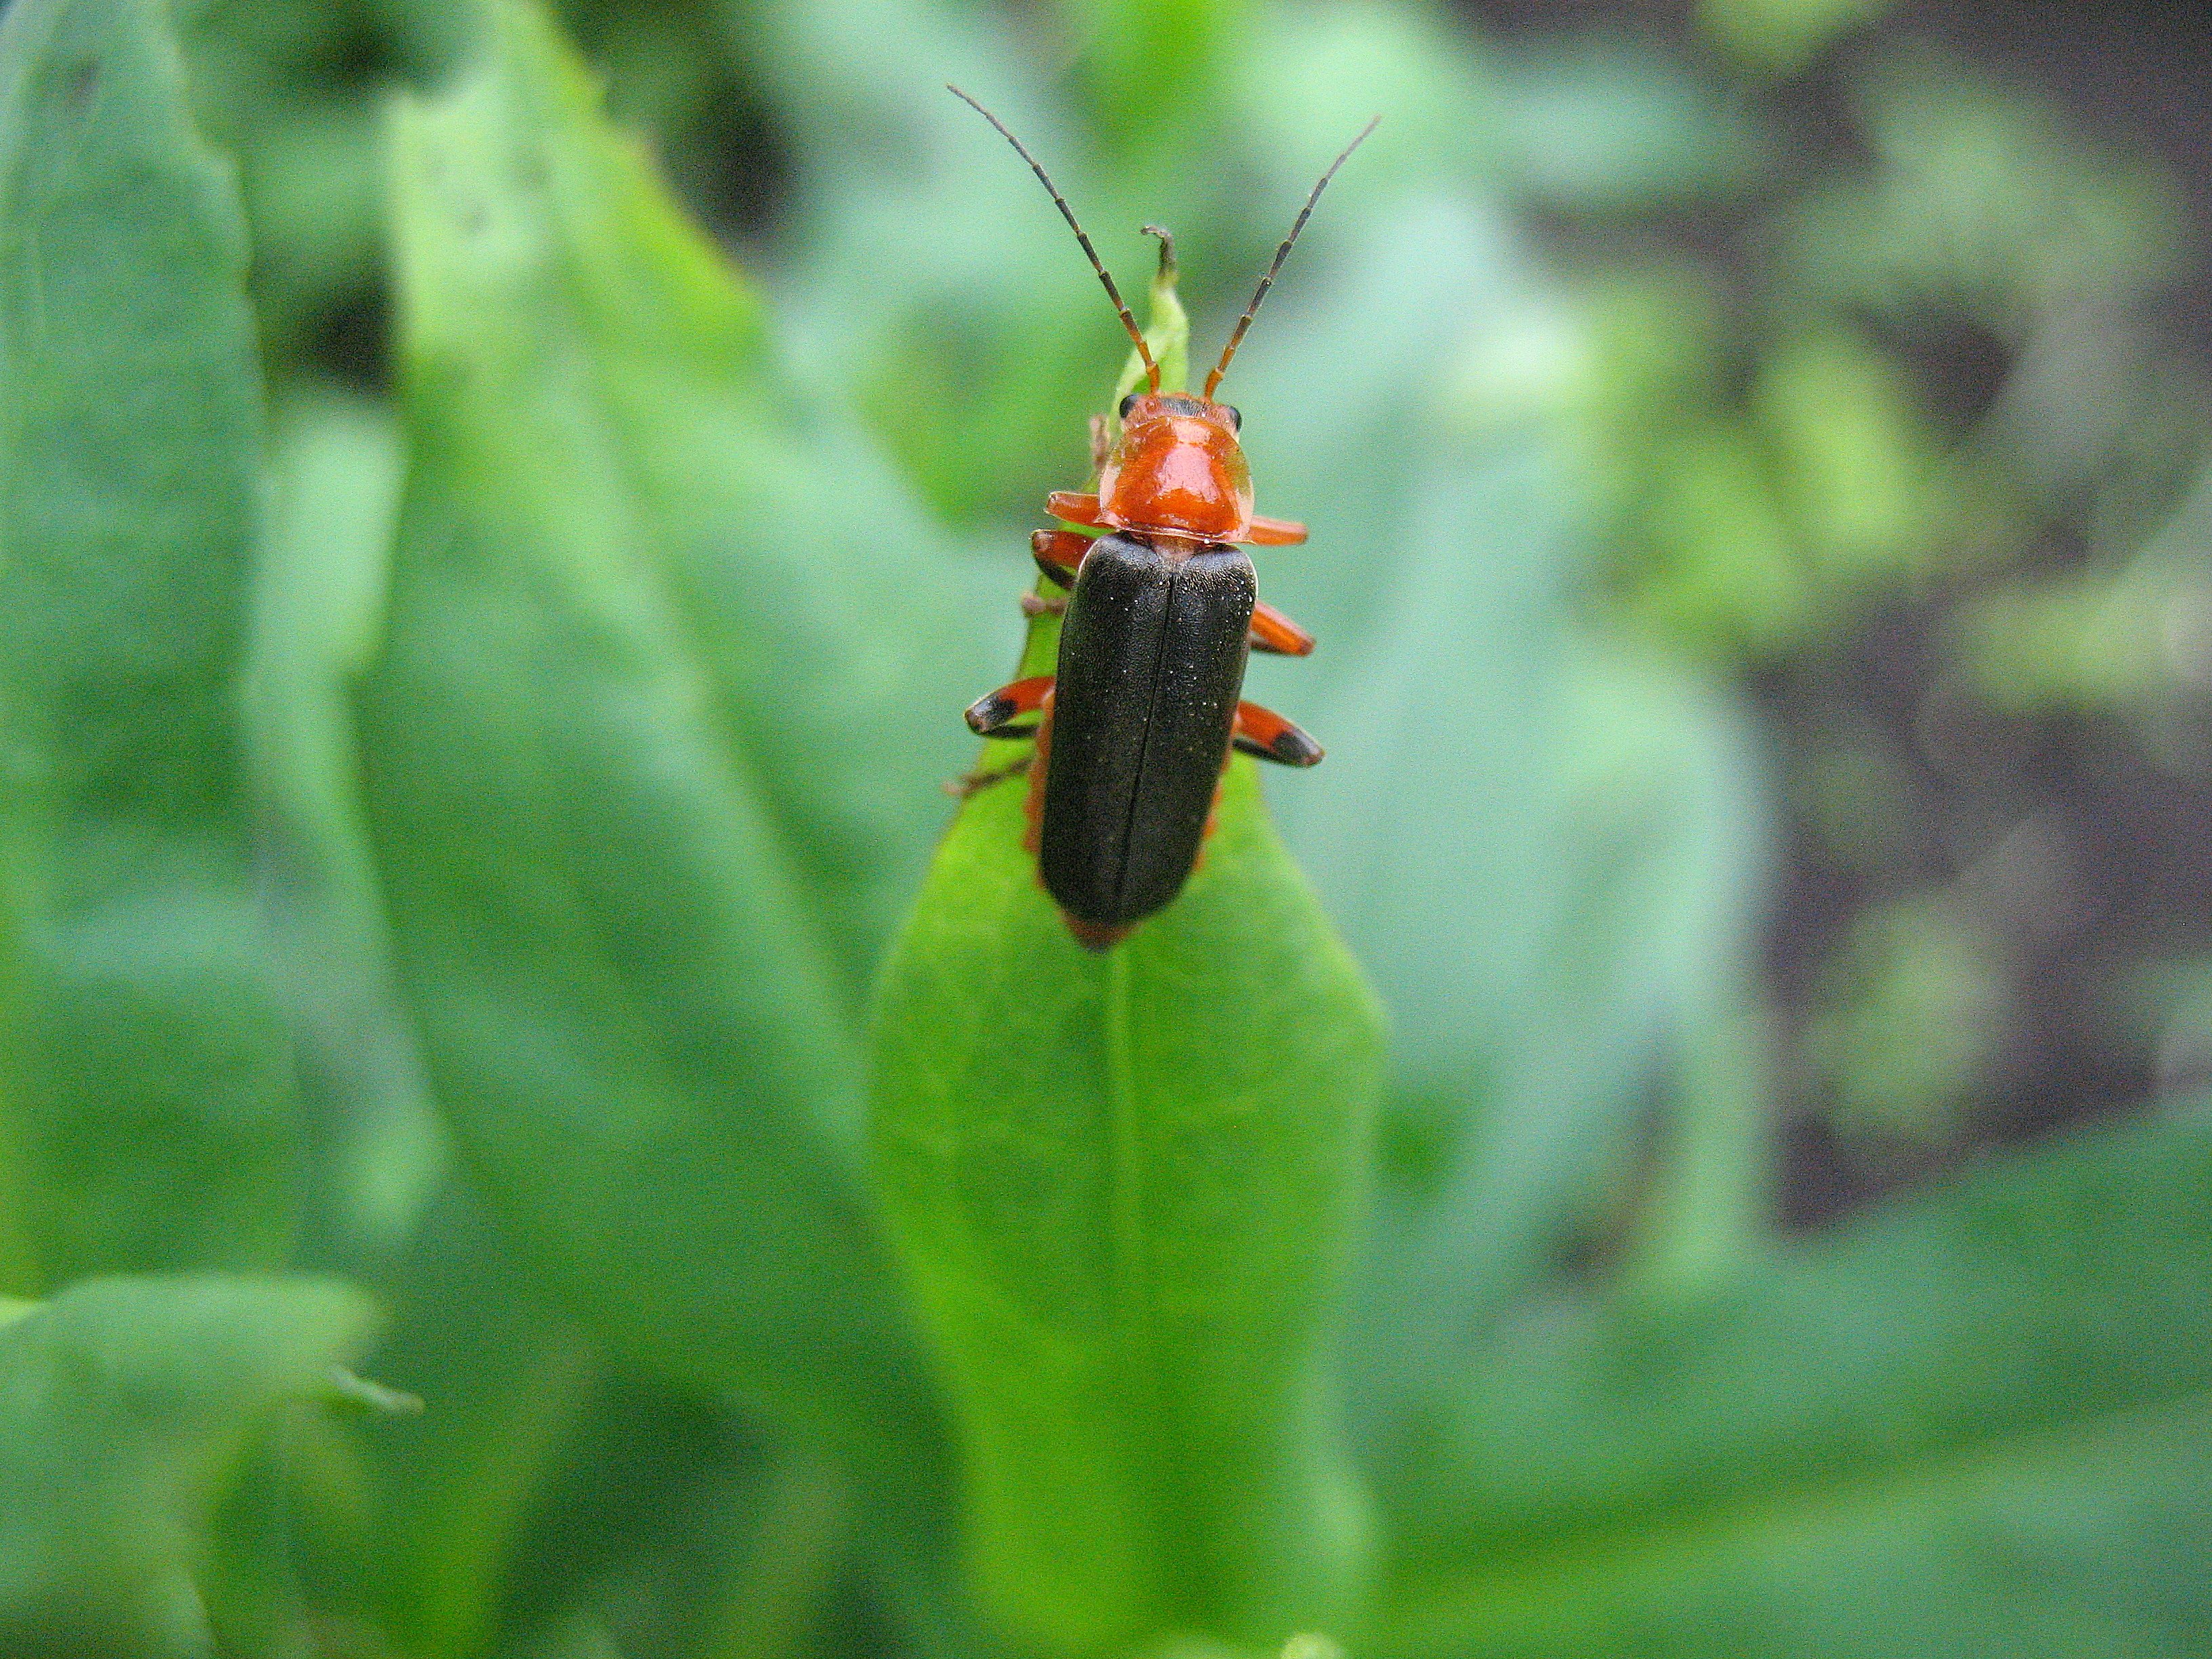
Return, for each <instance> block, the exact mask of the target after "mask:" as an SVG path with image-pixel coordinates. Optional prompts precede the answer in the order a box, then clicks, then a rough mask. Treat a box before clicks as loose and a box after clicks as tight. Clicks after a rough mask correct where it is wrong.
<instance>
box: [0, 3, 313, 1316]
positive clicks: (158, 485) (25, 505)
mask: <svg viewBox="0 0 2212 1659" xmlns="http://www.w3.org/2000/svg"><path fill="white" fill-rule="evenodd" d="M245 264H246V250H245V246H244V242H243V240H242V237H241V234H240V222H239V211H238V204H237V198H236V195H235V192H234V190H233V188H232V185H231V181H230V179H229V175H228V173H227V171H226V170H225V169H224V168H223V167H222V166H221V165H219V164H218V163H217V162H216V160H215V159H214V158H213V157H212V156H211V155H209V154H208V153H207V152H206V150H205V149H203V148H202V146H201V144H200V143H199V141H198V139H197V137H195V136H194V134H193V132H192V131H191V126H190V125H189V123H188V121H187V118H186V115H185V108H184V105H183V102H182V98H181V94H180V89H179V69H178V64H177V57H176V49H175V46H174V43H173V41H172V40H171V39H170V37H169V35H168V33H167V25H166V22H165V20H164V16H163V9H162V8H161V7H160V6H158V5H156V4H155V3H154V0H22V3H20V4H17V5H14V6H11V7H9V9H8V12H7V14H6V15H5V17H4V19H0V561H3V562H0V580H4V582H5V585H6V589H7V592H8V596H9V598H8V603H7V604H6V605H4V606H0V817H4V819H5V823H4V827H0V857H4V858H5V859H6V860H7V862H8V866H9V869H8V879H7V880H6V882H5V884H4V890H0V902H5V903H6V904H7V905H9V907H10V908H12V909H14V911H15V921H14V925H13V927H10V928H6V929H0V934H8V933H11V934H12V936H13V943H14V945H15V951H17V953H18V954H17V962H16V966H15V973H14V975H12V983H9V984H7V985H5V986H4V987H0V988H4V990H5V992H6V993H7V994H8V998H9V1000H8V1003H7V1005H6V1006H4V1007H0V1022H4V1023H5V1024H7V1025H9V1027H10V1028H11V1030H9V1036H8V1039H7V1041H6V1042H5V1044H4V1047H0V1063H4V1064H5V1065H6V1066H7V1074H6V1076H5V1077H4V1079H0V1111H3V1112H4V1113H5V1114H6V1115H7V1116H8V1117H9V1125H8V1129H7V1133H5V1134H4V1135H0V1152H4V1154H5V1155H6V1156H8V1157H9V1158H12V1159H13V1160H15V1166H16V1167H15V1169H13V1170H11V1171H10V1172H9V1175H8V1176H5V1177H0V1192H6V1193H8V1194H9V1196H10V1198H11V1200H12V1201H11V1205H10V1209H11V1218H10V1225H9V1231H10V1232H11V1233H12V1234H13V1235H14V1237H13V1240H12V1243H13V1248H14V1254H15V1257H16V1260H15V1261H13V1262H10V1263H5V1264H0V1265H4V1266H5V1267H7V1268H8V1269H9V1271H10V1272H11V1273H12V1274H13V1275H14V1283H15V1287H16V1288H24V1287H25V1286H27V1285H54V1284H58V1283H60V1282H62V1281H64V1280H65V1279H69V1278H71V1277H73V1276H75V1275H77V1274H80V1273H88V1272H94V1271H99V1270H102V1269H110V1268H114V1267H151V1266H161V1265H176V1264H185V1263H244V1262H252V1261H266V1260H270V1259H271V1258H272V1257H273V1255H275V1254H276V1252H277V1251H278V1250H280V1249H281V1248H282V1245H283V1239H284V1237H285V1235H286V1232H287V1231H288V1225H289V1224H288V1212H289V1190H288V1183H289V1161H290V1158H291V1156H292V1153H293V1151H294V1127H293V1122H292V1118H291V1111H292V1104H293V1103H292V1099H291V1093H290V1081H289V1057H288V1055H287V1053H286V1048H285V1044H284V1040H283V1032H282V1030H281V1028H280V1026H279V1024H278V1023H277V1021H276V1017H275V1011H274V1006H273V1000H272V998H271V996H270V990H269V987H268V984H267V981H266V978H265V968H264V954H263V951H262V946H261V944H260V941H259V939H258V932H257V927H256V921H255V916H254V911H253V905H252V894H251V890H250V884H249V879H248V875H247V846H246V840H247V838H246V829H245V824H244V819H243V813H242V810H241V808H242V801H241V793H242V792H241V784H240V756H239V745H238V743H237V739H236V733H235V731H234V712H233V700H234V696H235V695H236V676H237V672H238V669H239V664H240V653H241V648H242V647H241V641H242V633H243V628H244V622H245V581H246V570H247V561H248V559H249V557H250V555H251V552H252V541H253V538H254V536H255V534H256V520H257V512H258V490H259V477H258V465H259V455H258V444H259V440H260V427H259V420H260V416H259V403H258V400H259V387H258V374H257V371H256V368H255V364H254V359H253V350H252V330H251V325H250V322H249V319H248V315H247V312H246V302H245V298H244V294H243V289H242V283H243V276H244V269H245Z"/></svg>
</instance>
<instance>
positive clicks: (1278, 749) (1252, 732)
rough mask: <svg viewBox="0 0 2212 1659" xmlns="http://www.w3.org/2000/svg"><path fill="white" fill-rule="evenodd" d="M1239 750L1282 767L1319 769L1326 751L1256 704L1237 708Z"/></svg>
mask: <svg viewBox="0 0 2212 1659" xmlns="http://www.w3.org/2000/svg"><path fill="white" fill-rule="evenodd" d="M1231 741H1232V742H1233V743H1234V744H1236V745H1237V748H1239V749H1241V750H1243V751H1244V752H1245V753H1246V754H1248V755H1257V756H1258V757H1260V758H1261V760H1268V761H1273V762H1274V763H1276V764H1277V765H1279V766H1318V765H1319V764H1320V763H1321V757H1322V747H1321V745H1320V744H1317V743H1316V742H1315V741H1314V740H1313V739H1312V738H1310V737H1308V736H1307V735H1306V734H1305V733H1304V732H1301V731H1299V730H1298V728H1297V726H1293V725H1291V723H1290V722H1289V721H1288V720H1285V719H1284V718H1283V717H1282V716H1281V715H1280V714H1276V713H1274V712H1273V710H1271V709H1266V708H1261V707H1260V705H1259V704H1258V703H1256V702H1240V703H1238V704H1237V724H1236V726H1235V727H1234V728H1233V730H1232V732H1231Z"/></svg>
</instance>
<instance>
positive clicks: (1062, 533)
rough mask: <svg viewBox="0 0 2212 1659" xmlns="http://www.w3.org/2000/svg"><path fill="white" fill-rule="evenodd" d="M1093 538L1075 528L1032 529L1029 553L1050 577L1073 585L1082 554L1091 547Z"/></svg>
mask: <svg viewBox="0 0 2212 1659" xmlns="http://www.w3.org/2000/svg"><path fill="white" fill-rule="evenodd" d="M1091 541H1092V538H1091V537H1089V536H1085V535H1084V534H1083V533H1082V532H1080V531H1075V530H1032V531H1030V557H1031V558H1033V559H1035V560H1036V567H1037V568H1038V569H1040V570H1042V571H1043V572H1044V574H1045V575H1046V577H1047V579H1048V580H1052V581H1055V582H1058V583H1059V584H1060V586H1062V587H1067V586H1073V583H1074V580H1075V567H1076V566H1078V565H1079V564H1081V563H1082V562H1083V556H1084V555H1085V553H1088V552H1089V551H1090V550H1091Z"/></svg>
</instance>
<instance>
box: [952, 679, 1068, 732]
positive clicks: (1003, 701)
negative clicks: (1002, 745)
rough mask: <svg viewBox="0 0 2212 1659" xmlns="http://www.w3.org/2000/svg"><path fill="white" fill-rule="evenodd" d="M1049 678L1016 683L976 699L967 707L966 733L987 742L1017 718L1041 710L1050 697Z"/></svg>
mask: <svg viewBox="0 0 2212 1659" xmlns="http://www.w3.org/2000/svg"><path fill="white" fill-rule="evenodd" d="M1052 678H1053V677H1052V676H1051V675H1049V674H1040V675H1038V676H1036V678H1034V679H1026V680H1016V681H1015V682H1014V683H1013V684H1012V685H1002V686H1000V688H999V689H998V690H995V691H994V692H992V693H991V695H990V696H987V697H978V698H976V699H975V702H972V703H970V704H969V705H968V713H967V719H968V729H969V731H970V732H974V733H975V735H976V736H977V737H979V738H987V737H989V736H990V735H991V734H992V733H993V732H996V731H997V730H998V729H999V728H1000V726H1004V725H1006V722H1007V721H1008V720H1012V719H1013V718H1014V717H1015V716H1016V715H1018V714H1029V713H1030V712H1031V711H1032V710H1035V709H1038V708H1043V707H1044V700H1045V698H1046V697H1048V696H1050V695H1051V693H1052Z"/></svg>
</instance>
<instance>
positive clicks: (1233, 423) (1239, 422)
mask: <svg viewBox="0 0 2212 1659" xmlns="http://www.w3.org/2000/svg"><path fill="white" fill-rule="evenodd" d="M1221 412H1222V413H1223V414H1224V415H1226V416H1228V417H1229V429H1230V430H1231V432H1242V431H1243V429H1244V416H1243V415H1242V414H1240V413H1238V412H1237V405H1236V404H1222V405H1221Z"/></svg>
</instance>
